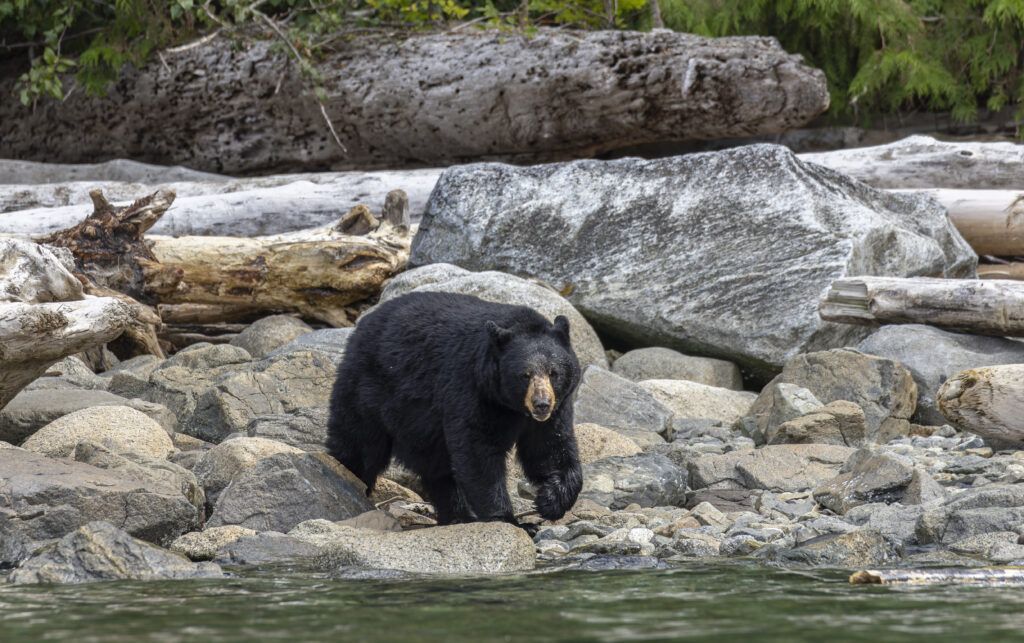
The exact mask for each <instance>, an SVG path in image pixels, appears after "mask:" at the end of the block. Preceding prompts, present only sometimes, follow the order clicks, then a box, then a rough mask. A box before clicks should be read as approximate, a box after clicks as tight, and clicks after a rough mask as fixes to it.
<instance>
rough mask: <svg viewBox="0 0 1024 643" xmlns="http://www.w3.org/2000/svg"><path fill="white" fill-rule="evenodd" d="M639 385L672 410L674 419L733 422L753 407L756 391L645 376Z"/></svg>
mask: <svg viewBox="0 0 1024 643" xmlns="http://www.w3.org/2000/svg"><path fill="white" fill-rule="evenodd" d="M640 386H641V387H642V388H644V389H646V390H647V391H649V392H650V393H651V395H653V396H654V399H656V400H657V401H659V402H661V403H662V404H663V405H665V407H666V408H668V409H669V410H670V411H671V412H672V414H673V416H674V417H673V421H675V420H679V419H687V420H713V421H716V422H722V423H725V424H732V423H733V422H735V421H736V420H738V419H739V418H741V417H743V416H744V415H746V414H747V413H748V412H749V411H750V405H751V404H753V402H754V400H755V399H757V395H755V394H754V393H748V392H746V391H733V390H730V389H726V388H718V387H716V386H707V385H705V384H698V383H697V382H687V381H685V380H645V381H643V382H640Z"/></svg>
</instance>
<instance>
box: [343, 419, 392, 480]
mask: <svg viewBox="0 0 1024 643" xmlns="http://www.w3.org/2000/svg"><path fill="white" fill-rule="evenodd" d="M335 411H336V410H335V409H333V408H332V413H331V418H330V421H329V423H328V426H327V435H328V437H327V452H328V453H330V454H331V456H333V457H334V459H335V460H337V461H338V462H340V463H341V464H342V466H344V467H345V468H346V469H348V470H349V471H351V472H352V473H353V474H355V476H356V477H357V478H359V479H360V480H362V481H363V484H365V485H366V495H370V493H371V492H372V491H373V485H374V484H375V483H376V482H377V476H379V475H380V473H381V471H383V470H384V469H385V468H386V467H387V466H388V462H390V460H391V436H390V435H388V433H387V432H386V431H384V429H383V428H382V427H380V426H378V425H377V424H376V423H372V422H367V421H366V420H365V418H363V417H362V416H361V415H359V414H356V413H351V412H350V413H348V414H347V415H345V416H344V417H342V416H341V414H339V413H336V412H335Z"/></svg>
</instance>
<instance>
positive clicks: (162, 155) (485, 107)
mask: <svg viewBox="0 0 1024 643" xmlns="http://www.w3.org/2000/svg"><path fill="white" fill-rule="evenodd" d="M315 67H316V69H315V72H316V74H317V75H318V76H319V77H320V79H321V83H320V89H321V95H322V97H323V100H322V103H318V101H317V99H316V97H315V96H314V94H313V92H312V91H310V88H309V86H308V83H307V82H306V81H305V80H304V79H303V75H302V73H301V72H300V70H299V68H298V66H297V65H295V64H294V63H292V62H291V61H290V59H289V53H288V52H287V50H286V48H284V47H281V46H280V45H279V44H278V43H275V42H274V41H256V42H251V41H250V42H246V43H238V42H230V41H229V40H228V39H227V38H226V37H220V38H215V39H213V40H211V41H209V42H205V43H202V44H199V45H197V46H194V47H189V48H186V49H183V50H178V51H176V52H164V53H163V56H162V57H161V58H160V59H159V60H154V61H153V62H151V63H149V64H147V65H146V66H144V67H143V68H142V69H141V70H134V69H130V68H126V69H125V70H124V71H123V73H122V77H121V79H120V80H119V81H118V82H117V83H116V84H115V85H113V86H111V88H110V90H109V93H108V94H107V96H106V97H103V98H96V97H91V96H88V95H87V94H86V92H83V91H79V92H75V93H73V94H70V95H69V96H68V97H67V98H66V99H65V100H64V101H59V102H58V101H53V102H46V103H41V104H39V105H37V106H36V107H35V109H30V108H26V107H22V106H21V105H20V104H19V103H18V101H17V100H9V101H4V102H2V103H0V157H9V158H23V159H30V160H43V159H45V160H54V161H61V162H86V161H88V162H92V161H95V160H96V159H104V158H107V159H109V158H117V157H123V158H135V159H139V160H144V161H150V162H157V163H164V164H182V165H186V166H188V167H193V168H196V169H199V170H204V171H209V172H219V173H228V174H231V173H242V172H257V171H263V172H266V171H274V170H289V171H291V170H295V169H299V168H307V169H342V168H360V169H365V168H367V167H371V166H376V167H380V166H390V167H399V166H406V167H408V166H415V165H428V164H429V165H437V164H449V163H455V162H462V161H469V160H479V159H505V160H512V161H516V162H537V161H545V160H552V159H560V158H566V157H573V156H591V155H594V154H596V153H600V152H603V151H607V150H612V149H616V148H622V147H626V146H630V145H636V144H641V143H648V142H658V141H667V140H687V139H712V138H722V137H730V136H749V135H755V134H767V133H774V132H781V131H784V130H787V129H790V128H793V127H796V126H799V125H802V124H804V123H806V122H807V121H809V120H810V119H811V118H813V117H814V116H816V115H818V114H820V113H821V112H823V111H824V110H825V109H826V108H827V107H828V102H829V98H828V91H827V87H826V82H825V76H824V74H823V73H822V72H821V71H819V70H817V69H813V68H811V67H809V66H808V65H807V64H806V63H804V61H803V59H802V58H801V57H800V56H797V55H792V54H788V53H786V52H785V51H783V50H782V48H781V47H780V46H779V44H778V42H777V41H776V40H775V39H774V38H761V37H736V38H718V39H710V38H702V37H698V36H693V35H689V34H682V33H673V32H669V31H653V32H630V31H598V32H573V31H568V30H558V29H540V30H538V31H537V32H536V33H533V34H531V35H528V36H527V35H521V34H514V33H506V32H495V31H473V30H468V29H467V30H464V31H461V32H443V33H434V34H426V35H422V34H416V35H409V36H405V37H396V36H387V35H367V36H359V37H355V38H353V39H350V40H348V41H343V42H341V44H339V45H337V50H336V51H335V52H334V53H331V54H328V55H326V56H324V57H323V58H322V59H321V60H318V61H317V62H316V63H315ZM14 78H16V76H14V77H11V78H10V79H8V80H5V81H3V82H0V95H5V96H10V95H12V91H13V89H12V86H13V83H14V82H15V81H14ZM197 78H201V79H202V81H201V82H197V81H196V79H197ZM321 104H322V105H323V106H324V107H323V111H321ZM325 115H326V117H327V118H328V119H329V120H330V122H331V127H329V126H328V125H327V123H326V122H325ZM332 129H333V132H335V133H336V134H337V137H338V141H337V142H336V141H335V138H334V134H332ZM338 142H340V145H339V144H338Z"/></svg>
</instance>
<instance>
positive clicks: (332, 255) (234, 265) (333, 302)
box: [149, 222, 411, 326]
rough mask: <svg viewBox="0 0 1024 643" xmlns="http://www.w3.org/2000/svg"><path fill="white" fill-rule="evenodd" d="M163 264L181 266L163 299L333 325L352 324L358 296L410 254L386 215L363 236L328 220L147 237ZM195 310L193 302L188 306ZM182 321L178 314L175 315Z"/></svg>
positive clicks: (373, 289)
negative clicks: (273, 231) (257, 232)
mask: <svg viewBox="0 0 1024 643" xmlns="http://www.w3.org/2000/svg"><path fill="white" fill-rule="evenodd" d="M149 240H150V241H151V242H152V244H153V253H154V254H155V255H156V258H157V260H158V261H159V264H160V266H161V267H162V268H163V269H165V270H166V269H169V270H179V271H180V272H181V275H182V277H181V281H180V283H179V286H178V288H177V289H175V290H174V291H173V292H168V293H165V294H163V295H161V302H162V303H164V304H201V305H205V306H212V307H213V308H212V309H210V308H207V309H205V310H207V311H210V310H213V311H216V312H217V315H216V316H214V317H212V318H211V317H203V316H201V315H195V316H194V317H193V318H192V321H194V322H200V323H208V322H211V321H224V320H225V319H227V318H228V317H230V316H231V313H232V309H234V311H235V313H237V314H247V313H250V312H251V311H253V310H254V309H255V310H262V311H264V312H265V313H269V312H297V313H299V314H301V315H303V316H305V317H309V318H312V319H316V320H320V321H323V322H326V323H328V324H331V325H333V326H350V325H351V324H352V323H353V322H354V320H355V318H356V317H357V316H358V314H359V312H360V311H361V309H362V306H361V305H360V304H361V303H362V302H364V300H366V299H368V298H371V297H373V296H374V295H376V294H377V293H378V292H380V289H381V287H382V286H383V284H384V282H385V281H387V280H388V279H390V278H391V277H393V276H394V275H395V274H397V273H398V272H400V271H401V270H403V269H404V268H405V266H406V264H407V262H408V260H409V245H410V241H411V239H410V237H409V234H408V233H407V232H402V231H400V230H398V229H396V228H395V227H394V226H392V225H391V224H390V223H388V222H383V223H380V222H378V227H377V228H376V229H375V230H373V231H371V232H369V233H368V234H365V235H363V236H358V235H348V234H343V233H341V232H338V231H336V230H335V229H334V228H332V227H327V228H319V229H316V230H307V231H303V232H298V233H292V234H288V235H278V236H272V237H255V238H251V239H245V238H237V237H177V238H174V237H157V236H153V237H150V238H149ZM190 310H191V311H192V313H193V314H195V313H197V312H198V310H200V309H197V308H191V309H190ZM179 321H180V319H179Z"/></svg>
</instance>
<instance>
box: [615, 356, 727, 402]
mask: <svg viewBox="0 0 1024 643" xmlns="http://www.w3.org/2000/svg"><path fill="white" fill-rule="evenodd" d="M612 372H613V373H615V374H616V375H621V376H622V377H625V378H626V379H628V380H632V381H634V382H642V381H644V380H688V381H690V382H697V383H699V384H706V385H708V386H715V387H719V388H727V389H733V390H736V391H742V390H743V377H742V376H741V375H740V369H739V368H738V367H737V366H736V365H735V364H733V363H732V362H727V361H725V360H721V359H712V358H710V357H694V356H692V355H683V354H682V353H680V352H678V351H674V350H672V349H671V348H662V347H651V348H638V349H636V350H632V351H629V352H628V353H625V354H624V355H622V356H621V357H619V358H618V359H617V360H615V363H614V364H612Z"/></svg>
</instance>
